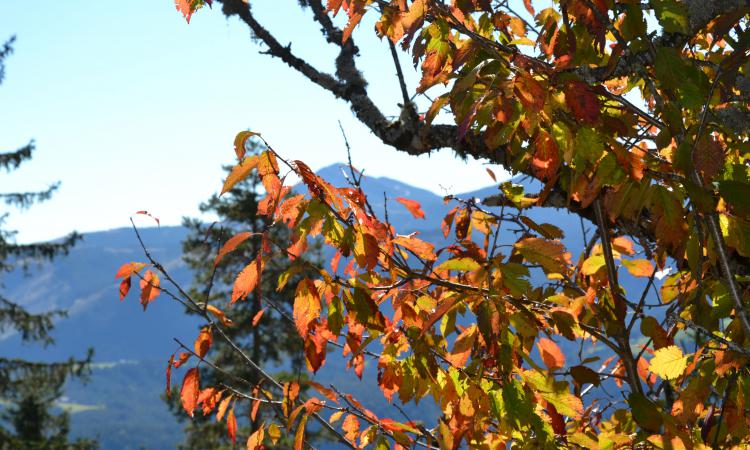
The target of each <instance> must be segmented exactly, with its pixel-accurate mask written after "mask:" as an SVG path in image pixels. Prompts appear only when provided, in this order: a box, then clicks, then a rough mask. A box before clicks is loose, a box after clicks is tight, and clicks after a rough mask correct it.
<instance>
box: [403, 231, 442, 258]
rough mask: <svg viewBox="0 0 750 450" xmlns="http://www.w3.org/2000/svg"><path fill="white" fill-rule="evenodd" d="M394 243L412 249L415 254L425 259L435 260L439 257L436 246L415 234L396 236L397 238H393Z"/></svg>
mask: <svg viewBox="0 0 750 450" xmlns="http://www.w3.org/2000/svg"><path fill="white" fill-rule="evenodd" d="M393 243H394V244H398V245H400V246H402V247H404V248H406V249H408V250H411V251H412V252H414V254H415V255H417V256H419V257H420V258H422V259H424V260H425V261H435V260H436V259H437V256H436V255H435V246H434V245H432V244H430V243H429V242H425V241H423V240H421V239H418V238H416V237H414V236H413V235H409V236H401V235H399V236H396V238H395V239H393Z"/></svg>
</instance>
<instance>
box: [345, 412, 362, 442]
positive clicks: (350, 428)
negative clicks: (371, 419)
mask: <svg viewBox="0 0 750 450" xmlns="http://www.w3.org/2000/svg"><path fill="white" fill-rule="evenodd" d="M341 429H342V430H344V433H345V436H346V439H347V440H348V441H350V442H353V441H354V439H356V437H357V434H358V433H359V420H357V416H355V415H353V414H349V415H348V416H346V418H344V421H343V422H342V423H341Z"/></svg>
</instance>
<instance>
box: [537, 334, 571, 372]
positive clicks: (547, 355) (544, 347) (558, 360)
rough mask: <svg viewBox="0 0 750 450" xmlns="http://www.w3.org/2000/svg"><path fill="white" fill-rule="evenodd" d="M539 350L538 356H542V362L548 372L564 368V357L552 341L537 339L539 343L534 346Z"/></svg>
mask: <svg viewBox="0 0 750 450" xmlns="http://www.w3.org/2000/svg"><path fill="white" fill-rule="evenodd" d="M536 346H537V348H538V349H539V354H540V355H542V361H544V365H545V366H547V368H548V369H549V370H555V369H560V368H562V367H564V366H565V355H563V353H562V351H561V350H560V347H558V346H557V344H555V343H554V342H553V341H552V340H550V339H547V338H539V342H537V344H536Z"/></svg>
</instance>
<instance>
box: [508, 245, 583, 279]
mask: <svg viewBox="0 0 750 450" xmlns="http://www.w3.org/2000/svg"><path fill="white" fill-rule="evenodd" d="M515 248H516V250H518V252H519V253H521V254H522V255H523V257H524V259H525V260H526V261H528V262H530V263H533V264H539V265H540V266H542V269H544V272H545V273H547V274H550V273H562V274H565V273H567V272H568V266H569V265H570V253H566V252H565V246H564V245H563V243H562V242H560V241H558V240H548V239H539V238H527V239H522V240H520V241H518V242H516V244H515Z"/></svg>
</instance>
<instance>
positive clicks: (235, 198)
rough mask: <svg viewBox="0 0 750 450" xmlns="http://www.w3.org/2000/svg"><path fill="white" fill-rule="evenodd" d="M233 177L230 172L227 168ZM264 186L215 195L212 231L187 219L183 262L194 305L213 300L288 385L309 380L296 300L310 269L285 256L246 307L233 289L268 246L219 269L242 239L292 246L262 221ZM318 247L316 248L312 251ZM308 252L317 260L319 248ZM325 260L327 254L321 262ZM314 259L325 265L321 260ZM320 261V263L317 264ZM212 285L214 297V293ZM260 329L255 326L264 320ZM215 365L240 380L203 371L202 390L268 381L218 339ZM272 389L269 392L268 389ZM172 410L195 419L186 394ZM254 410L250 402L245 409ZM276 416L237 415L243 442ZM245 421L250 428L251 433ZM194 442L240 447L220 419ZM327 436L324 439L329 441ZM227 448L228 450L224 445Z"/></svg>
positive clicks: (198, 420) (199, 426) (252, 147)
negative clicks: (227, 247) (185, 407)
mask: <svg viewBox="0 0 750 450" xmlns="http://www.w3.org/2000/svg"><path fill="white" fill-rule="evenodd" d="M247 146H248V147H249V149H248V150H249V151H248V153H252V152H258V150H259V148H258V146H257V144H254V143H252V142H248V143H247ZM226 169H227V170H229V167H227V168H226ZM263 196H264V193H263V192H262V183H261V180H260V178H259V177H258V176H257V174H255V175H252V176H249V177H248V178H247V179H245V180H244V181H242V182H241V183H238V184H237V185H235V186H234V187H233V188H232V189H231V190H229V191H228V192H226V193H225V194H224V195H221V196H219V195H216V194H214V195H213V196H212V197H211V198H210V199H209V200H208V201H207V202H205V203H203V204H201V205H200V211H201V212H203V213H209V214H214V215H216V216H217V217H218V221H217V222H214V223H211V224H207V223H204V222H203V221H201V220H200V219H195V218H185V219H184V221H183V225H184V226H185V227H187V228H188V229H189V230H190V234H189V236H188V237H187V238H186V240H185V241H184V242H183V252H184V256H183V259H184V260H185V262H186V263H187V264H188V266H189V267H190V268H191V269H192V270H193V272H194V278H193V283H192V286H191V289H190V295H191V297H192V298H194V299H201V300H203V299H205V298H206V297H208V301H209V303H210V304H212V305H214V306H217V307H218V308H219V309H221V310H223V311H225V312H226V313H227V315H228V316H229V317H231V320H232V321H233V322H234V323H235V326H233V327H228V328H225V332H226V333H227V335H228V336H229V337H230V338H231V339H232V340H233V341H234V342H235V343H237V344H238V345H240V346H241V347H242V349H243V351H244V352H245V353H246V354H247V355H248V356H249V357H250V359H252V360H253V361H255V362H256V363H258V364H259V365H260V366H261V367H263V368H266V369H271V371H273V367H274V366H275V367H277V368H278V369H279V370H277V371H276V372H277V373H276V374H275V376H276V378H277V379H280V380H297V379H299V378H300V377H305V372H306V370H304V364H305V362H304V356H303V348H302V340H301V339H300V338H299V335H298V334H297V331H296V330H295V328H294V326H293V325H292V324H291V323H290V318H291V316H292V307H293V301H294V290H295V288H296V286H297V283H298V282H299V280H300V279H301V278H302V277H303V276H305V275H306V274H307V276H310V273H311V272H310V268H309V266H308V265H307V263H305V262H302V260H301V259H300V260H297V261H296V262H292V261H291V260H290V259H289V258H288V257H287V256H286V255H284V254H283V251H280V254H279V257H278V258H274V259H273V260H272V261H269V262H268V263H266V266H265V269H264V273H265V275H264V277H263V280H262V285H261V288H260V292H261V294H260V295H259V293H258V291H256V292H254V293H252V294H250V295H249V296H248V298H247V299H246V300H241V301H238V302H236V303H235V304H234V305H230V299H231V297H232V285H233V283H234V280H235V278H236V276H237V273H238V272H239V271H241V270H242V269H243V268H244V267H245V266H246V265H247V264H248V263H249V262H251V261H254V260H255V258H256V255H257V254H258V251H259V250H260V246H261V245H262V242H261V241H262V240H261V238H260V236H256V237H251V238H249V239H247V240H246V241H244V242H243V243H242V244H241V245H240V247H238V248H237V249H236V250H234V251H233V252H231V253H229V254H227V255H225V256H224V257H223V259H222V260H221V263H220V264H219V265H218V266H217V267H216V268H214V258H215V256H216V252H217V250H218V249H219V248H220V247H221V245H222V244H224V243H225V242H226V241H227V240H228V239H229V238H231V237H232V236H235V235H236V234H238V233H240V232H251V233H258V234H259V235H260V234H261V233H263V231H264V230H268V237H269V240H270V241H276V242H285V241H287V240H288V238H289V237H288V233H289V230H288V229H287V228H286V227H284V226H280V227H277V226H271V227H270V228H269V222H268V218H266V217H264V216H260V215H259V214H258V207H259V202H260V200H261V199H262V198H263ZM313 245H314V244H312V245H311V247H312V246H313ZM312 250H313V251H311V252H308V254H307V255H306V258H308V260H309V258H310V255H316V254H317V253H316V252H315V248H314V247H313V248H312ZM318 256H319V255H318ZM313 258H314V259H318V260H319V259H320V258H319V257H316V256H313ZM315 262H317V261H315ZM292 264H295V265H296V266H297V269H299V270H298V271H297V275H294V276H292V277H291V278H290V279H289V280H288V282H287V283H286V285H285V287H284V288H283V289H281V290H280V291H277V284H276V280H278V278H279V275H280V274H282V273H283V272H285V271H286V270H287V269H289V268H290V266H291V265H292ZM207 286H211V287H210V288H209V289H210V292H209V293H208V294H207V292H206V287H207ZM261 311H263V312H262V316H260V319H259V320H258V321H257V324H256V325H255V326H253V325H252V322H253V319H254V318H257V317H258V314H261ZM209 357H210V359H211V362H212V363H213V364H215V365H216V366H217V367H220V368H222V369H223V370H225V371H227V372H228V373H231V374H232V375H233V379H228V378H226V376H225V375H223V374H222V373H220V372H218V371H216V370H213V369H211V368H209V367H207V366H206V365H202V368H201V373H200V377H201V380H202V381H201V383H202V384H203V385H205V386H219V385H221V384H222V383H226V384H234V383H235V382H236V378H241V379H244V380H246V381H248V382H249V383H247V385H248V386H247V387H249V386H256V385H258V384H259V383H260V382H261V380H262V378H261V377H260V375H259V374H258V373H257V372H256V371H255V370H253V369H252V368H251V367H249V366H248V365H247V364H245V363H244V362H243V361H241V360H239V359H238V358H237V354H236V352H234V351H233V350H232V349H231V348H230V346H229V345H228V344H226V342H224V341H223V340H221V339H214V341H213V345H212V347H211V352H210V353H209ZM263 387H264V388H269V387H268V386H263ZM172 399H173V402H172V407H173V409H174V411H175V414H176V416H177V417H178V418H180V419H181V420H189V419H187V418H186V417H185V414H184V411H182V406H180V404H179V403H180V402H179V395H172ZM245 404H247V403H245ZM268 414H272V410H271V409H270V408H266V407H261V408H260V410H259V413H258V414H257V416H256V417H255V420H247V421H244V420H243V418H242V417H241V416H243V417H245V418H249V417H250V416H251V406H250V407H249V408H248V409H247V411H245V412H244V413H243V414H239V411H238V414H237V419H238V421H239V425H240V428H239V430H238V433H237V434H238V435H248V434H250V433H252V432H253V431H255V430H256V429H257V428H258V427H259V426H260V424H261V423H262V422H263V420H264V417H265V415H268ZM243 422H244V425H245V429H244V430H243V429H242V428H243V426H242V425H243ZM186 435H187V436H186V442H185V443H184V444H183V446H182V447H181V448H186V449H204V448H214V449H217V448H233V447H232V445H231V441H230V440H229V439H228V437H227V430H226V424H225V423H224V422H217V421H215V420H213V416H205V417H204V416H202V415H201V414H200V413H199V414H196V415H195V417H194V418H193V419H192V421H190V422H189V423H188V425H187V427H186ZM322 437H323V436H322V435H319V436H318V438H322ZM291 442H292V440H291V437H290V438H289V439H282V440H280V441H279V443H278V445H277V447H278V448H287V447H288V448H291V445H290V444H291ZM220 443H221V444H220Z"/></svg>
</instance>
